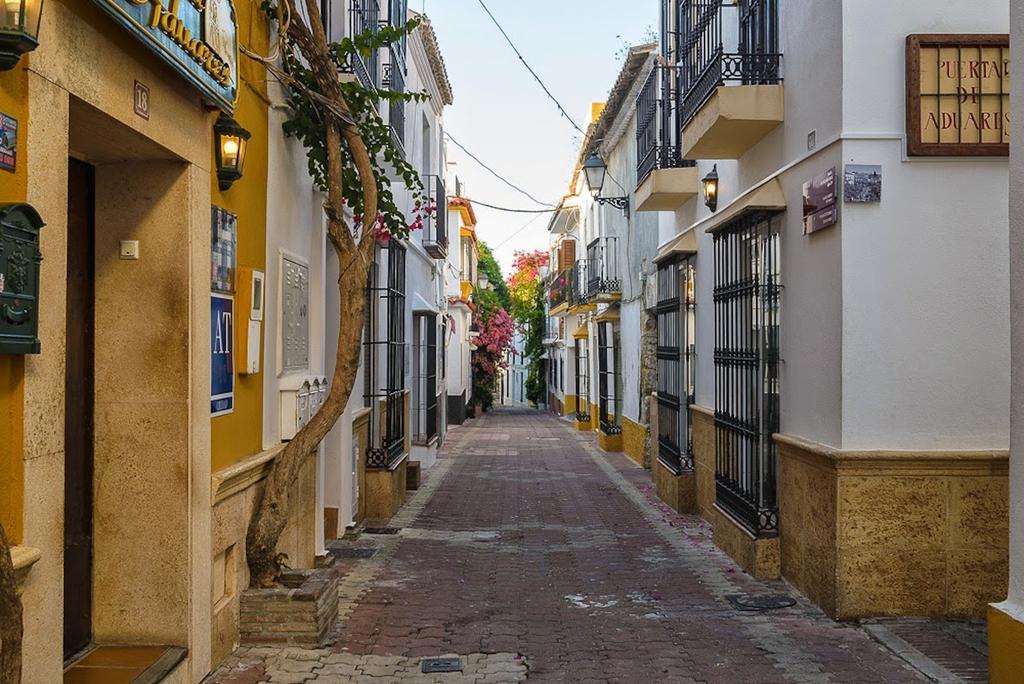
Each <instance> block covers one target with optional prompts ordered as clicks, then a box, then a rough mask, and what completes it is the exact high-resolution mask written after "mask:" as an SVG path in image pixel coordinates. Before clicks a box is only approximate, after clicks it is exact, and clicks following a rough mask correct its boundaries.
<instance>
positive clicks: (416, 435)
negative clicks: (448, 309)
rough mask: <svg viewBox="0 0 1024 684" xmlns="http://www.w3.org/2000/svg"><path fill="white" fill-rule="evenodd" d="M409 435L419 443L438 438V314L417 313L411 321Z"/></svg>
mask: <svg viewBox="0 0 1024 684" xmlns="http://www.w3.org/2000/svg"><path fill="white" fill-rule="evenodd" d="M412 330H413V333H412V334H413V342H412V344H413V349H412V363H413V369H412V375H413V388H412V389H413V397H412V402H413V404H412V405H413V412H412V419H413V425H412V434H413V439H414V440H415V441H416V442H417V443H419V444H429V443H430V442H431V440H433V439H434V438H435V437H437V434H438V422H437V415H438V414H437V360H438V359H437V357H438V345H437V316H436V315H435V314H416V315H415V316H414V317H413V322H412Z"/></svg>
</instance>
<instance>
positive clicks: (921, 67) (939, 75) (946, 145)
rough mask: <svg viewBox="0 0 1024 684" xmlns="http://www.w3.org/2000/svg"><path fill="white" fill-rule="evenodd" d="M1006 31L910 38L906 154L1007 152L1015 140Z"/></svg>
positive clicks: (953, 154) (998, 153)
mask: <svg viewBox="0 0 1024 684" xmlns="http://www.w3.org/2000/svg"><path fill="white" fill-rule="evenodd" d="M1009 123H1010V39H1009V36H1008V35H1007V34H955V35H946V34H916V35H911V36H908V37H907V153H908V154H911V155H931V156H943V155H950V156H1005V155H1008V154H1009V143H1010V126H1009Z"/></svg>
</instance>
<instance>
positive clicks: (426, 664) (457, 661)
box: [421, 658, 462, 674]
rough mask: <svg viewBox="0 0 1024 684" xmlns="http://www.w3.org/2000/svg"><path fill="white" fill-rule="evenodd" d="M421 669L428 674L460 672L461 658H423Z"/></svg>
mask: <svg viewBox="0 0 1024 684" xmlns="http://www.w3.org/2000/svg"><path fill="white" fill-rule="evenodd" d="M421 670H422V671H423V672H425V673H428V674H432V673H438V672H462V658H424V659H423V662H422V665H421Z"/></svg>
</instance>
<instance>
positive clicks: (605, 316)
mask: <svg viewBox="0 0 1024 684" xmlns="http://www.w3.org/2000/svg"><path fill="white" fill-rule="evenodd" d="M594 320H595V321H597V322H598V323H604V322H606V321H617V320H619V305H618V304H617V303H616V304H611V305H610V306H608V308H607V309H605V310H604V311H602V312H601V313H599V314H597V315H596V316H594Z"/></svg>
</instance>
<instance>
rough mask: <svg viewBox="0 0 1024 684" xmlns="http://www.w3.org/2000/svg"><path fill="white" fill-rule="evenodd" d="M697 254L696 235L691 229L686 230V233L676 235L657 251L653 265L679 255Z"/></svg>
mask: <svg viewBox="0 0 1024 684" xmlns="http://www.w3.org/2000/svg"><path fill="white" fill-rule="evenodd" d="M696 253H697V233H696V231H694V230H693V228H692V227H690V228H687V229H686V232H685V233H683V234H682V235H676V236H675V237H674V238H672V239H671V240H669V241H668V242H666V243H665V246H664V247H662V248H661V249H659V250H658V254H657V256H655V257H654V263H656V264H657V263H661V262H662V261H665V260H666V259H671V258H672V257H674V256H676V255H679V254H696Z"/></svg>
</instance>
